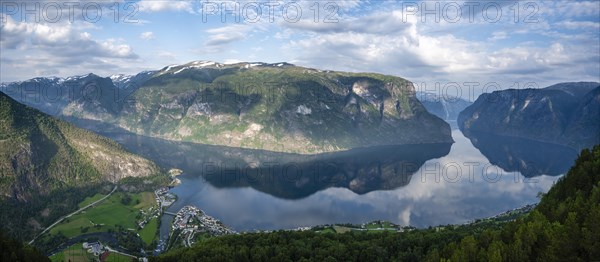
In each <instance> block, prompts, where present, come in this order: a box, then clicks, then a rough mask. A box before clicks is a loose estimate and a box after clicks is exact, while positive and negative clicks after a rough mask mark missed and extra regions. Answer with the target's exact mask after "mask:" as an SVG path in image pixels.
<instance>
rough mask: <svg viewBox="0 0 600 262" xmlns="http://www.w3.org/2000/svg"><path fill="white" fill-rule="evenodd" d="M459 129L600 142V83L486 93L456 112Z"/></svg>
mask: <svg viewBox="0 0 600 262" xmlns="http://www.w3.org/2000/svg"><path fill="white" fill-rule="evenodd" d="M458 124H459V127H460V128H461V130H463V131H464V132H465V134H466V135H467V136H469V132H485V133H490V134H497V135H503V136H512V137H520V138H527V139H533V140H538V141H543V142H549V143H555V144H561V145H566V146H569V147H571V148H573V149H576V150H577V151H579V150H580V149H583V148H589V147H592V146H593V145H596V144H599V143H600V84H598V83H586V82H581V83H563V84H557V85H554V86H550V87H547V88H544V89H522V90H515V89H509V90H503V91H496V92H493V93H491V94H483V95H481V96H479V98H478V99H477V100H476V101H475V102H474V103H473V105H471V106H469V107H467V108H466V109H465V110H464V111H462V112H461V113H460V115H459V117H458Z"/></svg>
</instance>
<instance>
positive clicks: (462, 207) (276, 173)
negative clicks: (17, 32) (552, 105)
mask: <svg viewBox="0 0 600 262" xmlns="http://www.w3.org/2000/svg"><path fill="white" fill-rule="evenodd" d="M104 135H107V136H109V137H111V138H113V139H115V140H117V141H118V142H119V143H121V144H123V145H124V146H125V147H126V148H127V149H129V150H131V151H133V152H135V153H138V154H141V155H143V156H146V157H148V158H150V159H152V160H154V161H156V162H157V163H158V164H159V165H161V166H162V167H164V168H180V169H182V170H183V171H184V174H183V175H181V176H179V177H178V178H179V179H180V180H181V184H180V185H179V186H177V187H175V188H173V189H172V190H171V191H172V192H173V193H175V194H177V196H178V198H179V199H178V201H177V202H176V203H175V204H174V205H173V206H171V207H170V208H169V211H175V212H176V211H177V210H179V209H180V208H181V207H183V206H185V205H190V204H192V205H196V206H198V207H199V208H201V209H202V210H204V211H205V212H207V213H208V214H209V215H211V216H213V217H216V218H218V219H219V220H221V221H222V222H223V223H224V224H226V225H228V226H230V227H231V228H233V229H234V230H237V231H252V230H272V229H291V228H297V227H301V226H311V225H320V224H332V223H363V222H369V221H373V220H388V221H391V222H394V223H398V224H401V225H411V226H416V227H427V226H434V225H439V224H460V223H465V222H468V221H471V220H474V219H477V218H484V217H489V216H493V215H496V214H499V213H501V212H504V211H507V210H510V209H514V208H517V207H521V206H523V205H526V204H531V203H535V202H537V195H538V193H539V192H546V191H547V190H548V189H549V188H550V187H551V186H552V184H553V183H554V182H555V181H556V180H557V179H558V177H559V176H560V175H561V174H564V173H565V172H566V171H567V170H568V168H569V167H570V166H571V165H572V164H573V162H574V159H575V158H576V156H577V152H575V151H574V150H572V149H570V148H566V147H562V146H557V145H551V144H546V143H540V142H534V141H528V140H522V139H516V138H507V137H498V136H490V135H479V136H478V135H476V134H470V139H469V138H466V137H465V136H464V135H463V134H462V133H461V131H459V130H453V133H452V135H453V138H454V140H455V141H456V142H455V143H454V144H433V145H404V146H389V147H379V148H365V149H357V150H351V151H347V152H341V153H329V154H320V155H313V156H304V155H296V154H283V153H274V152H268V151H260V150H247V149H238V148H227V147H218V146H207V145H199V144H193V143H184V142H172V141H165V140H161V139H154V138H148V137H142V136H136V135H131V134H115V133H112V134H104ZM474 145H475V146H477V147H475V146H474ZM170 219H171V217H169V216H164V217H163V224H162V226H161V239H162V238H163V237H164V236H165V235H166V234H167V233H166V232H168V228H169V223H168V222H169V221H170Z"/></svg>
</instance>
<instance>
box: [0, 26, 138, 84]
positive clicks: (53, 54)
mask: <svg viewBox="0 0 600 262" xmlns="http://www.w3.org/2000/svg"><path fill="white" fill-rule="evenodd" d="M4 18H5V22H4V23H2V25H1V26H0V49H1V50H2V60H1V62H2V67H3V68H2V73H3V75H10V76H11V77H19V76H21V75H23V74H31V73H32V72H35V74H36V75H26V76H25V77H24V78H30V77H34V76H44V75H56V74H59V73H61V72H63V70H66V71H71V70H73V69H75V68H76V69H78V70H84V68H87V69H85V70H87V72H98V71H101V70H103V69H108V68H112V69H113V70H114V69H115V68H119V64H122V61H123V60H126V61H133V60H137V59H139V55H138V54H136V53H135V52H134V51H133V48H132V47H131V46H130V45H128V44H126V43H124V42H123V40H120V39H104V40H97V39H94V38H93V36H92V34H90V33H89V32H87V31H82V30H81V29H80V28H79V27H77V26H75V25H74V24H72V23H66V22H65V23H54V24H52V23H48V24H47V23H35V22H19V21H15V20H13V19H12V18H11V17H10V16H6V17H4ZM2 80H5V79H2Z"/></svg>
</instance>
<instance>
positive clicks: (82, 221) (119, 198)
mask: <svg viewBox="0 0 600 262" xmlns="http://www.w3.org/2000/svg"><path fill="white" fill-rule="evenodd" d="M97 196H98V195H96V196H94V197H92V198H89V199H86V200H84V201H83V202H82V203H84V202H87V203H91V202H92V201H95V200H93V199H94V198H96V197H97ZM124 198H130V200H129V201H128V202H127V203H124V201H123V199H124ZM96 200H97V199H96ZM84 205H85V204H84ZM152 205H155V200H154V197H153V194H152V193H151V192H143V193H139V194H126V193H123V192H117V193H114V194H113V195H112V196H110V197H109V198H107V199H106V200H104V201H102V202H101V203H99V204H98V205H96V206H94V207H92V208H89V209H87V210H85V211H83V212H82V213H79V214H77V215H74V216H72V217H70V218H68V219H66V220H65V221H63V222H62V223H60V224H58V225H57V226H55V227H54V228H52V229H51V230H50V233H51V234H58V233H59V232H61V233H62V234H63V235H64V236H66V237H69V238H71V237H75V236H77V235H80V234H84V233H93V232H106V231H108V230H109V229H112V230H116V228H117V226H121V227H123V228H126V229H130V228H131V229H136V230H137V224H136V220H137V219H136V216H138V214H139V213H140V210H141V209H147V208H149V207H151V206H152ZM155 225H156V224H154V226H153V225H150V226H152V229H150V228H149V229H146V228H144V229H143V230H142V231H144V234H145V235H146V238H147V239H149V238H150V236H149V235H150V234H155V233H156V229H155V227H156V226H155ZM150 241H152V240H150Z"/></svg>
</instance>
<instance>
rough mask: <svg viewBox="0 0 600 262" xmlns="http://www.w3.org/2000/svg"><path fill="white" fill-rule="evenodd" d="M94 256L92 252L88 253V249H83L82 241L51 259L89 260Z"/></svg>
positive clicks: (57, 261)
mask: <svg viewBox="0 0 600 262" xmlns="http://www.w3.org/2000/svg"><path fill="white" fill-rule="evenodd" d="M93 258H94V256H93V255H92V254H89V253H87V251H86V250H84V249H83V247H82V246H81V243H77V244H74V245H72V246H70V247H68V248H66V249H65V250H63V251H61V252H59V253H56V254H54V255H52V256H51V257H50V260H51V261H53V262H63V261H65V262H66V261H72V262H80V261H81V262H87V261H93Z"/></svg>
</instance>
